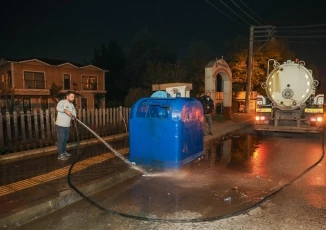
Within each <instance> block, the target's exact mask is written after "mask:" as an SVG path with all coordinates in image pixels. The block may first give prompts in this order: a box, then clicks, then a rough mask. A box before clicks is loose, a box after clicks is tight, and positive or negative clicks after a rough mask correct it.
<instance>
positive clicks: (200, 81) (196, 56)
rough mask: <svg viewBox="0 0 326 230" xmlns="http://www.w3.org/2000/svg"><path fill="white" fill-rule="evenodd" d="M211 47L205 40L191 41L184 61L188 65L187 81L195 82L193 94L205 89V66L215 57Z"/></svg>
mask: <svg viewBox="0 0 326 230" xmlns="http://www.w3.org/2000/svg"><path fill="white" fill-rule="evenodd" d="M213 57H214V56H213V52H212V49H211V47H210V46H209V45H208V44H207V43H206V42H204V41H197V40H194V41H191V42H190V43H189V45H188V49H187V53H186V56H185V60H184V63H185V65H186V66H187V73H188V74H187V81H188V82H191V83H193V90H192V92H191V93H192V96H194V95H197V94H200V93H203V92H204V91H205V67H206V65H207V64H208V62H209V61H211V60H212V59H213Z"/></svg>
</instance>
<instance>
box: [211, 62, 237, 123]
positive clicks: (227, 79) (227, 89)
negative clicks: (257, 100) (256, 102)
mask: <svg viewBox="0 0 326 230" xmlns="http://www.w3.org/2000/svg"><path fill="white" fill-rule="evenodd" d="M218 74H220V76H221V77H222V91H223V93H222V94H221V93H218V92H216V77H217V75H218ZM205 91H206V92H207V91H209V92H211V97H212V99H214V104H215V105H216V102H217V100H218V99H222V101H223V111H222V114H223V116H224V117H226V118H230V116H231V108H232V72H231V69H230V67H229V65H228V63H227V62H226V61H224V60H223V58H222V59H219V60H216V61H210V62H209V63H208V64H207V66H206V67H205Z"/></svg>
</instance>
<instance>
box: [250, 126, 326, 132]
mask: <svg viewBox="0 0 326 230" xmlns="http://www.w3.org/2000/svg"><path fill="white" fill-rule="evenodd" d="M254 130H255V131H266V132H291V133H322V132H323V131H324V127H322V126H320V127H292V126H276V127H275V126H269V125H255V126H254Z"/></svg>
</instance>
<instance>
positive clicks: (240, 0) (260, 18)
mask: <svg viewBox="0 0 326 230" xmlns="http://www.w3.org/2000/svg"><path fill="white" fill-rule="evenodd" d="M240 2H241V3H242V4H243V5H244V6H245V7H247V9H248V10H249V11H250V12H251V13H252V14H254V15H255V16H256V17H257V18H259V19H260V20H261V21H262V22H263V23H264V24H266V25H268V24H269V23H268V22H266V21H264V20H263V19H262V18H261V17H259V16H258V15H257V14H256V13H255V12H254V11H253V10H252V9H250V7H249V6H247V5H246V3H244V2H243V1H242V0H240Z"/></svg>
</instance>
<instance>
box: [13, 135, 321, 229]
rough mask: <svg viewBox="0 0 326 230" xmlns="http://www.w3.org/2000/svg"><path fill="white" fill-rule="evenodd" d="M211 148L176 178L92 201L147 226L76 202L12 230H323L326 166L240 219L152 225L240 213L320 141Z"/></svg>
mask: <svg viewBox="0 0 326 230" xmlns="http://www.w3.org/2000/svg"><path fill="white" fill-rule="evenodd" d="M212 148H213V149H215V150H216V151H212V152H211V153H210V154H207V155H206V157H205V159H202V160H201V161H199V162H196V163H195V164H192V165H189V166H187V167H185V168H183V169H182V170H181V171H179V172H165V173H163V176H162V173H161V174H156V173H154V172H153V175H155V176H151V177H139V178H136V179H133V180H130V181H126V182H125V183H123V184H120V185H118V186H115V187H113V188H111V189H107V190H105V191H102V192H100V193H98V194H96V195H95V196H94V197H92V199H93V200H94V201H96V202H97V203H98V204H99V205H101V206H103V207H104V208H108V209H111V210H114V211H117V212H122V213H126V214H129V215H134V216H140V217H148V218H152V220H151V221H141V220H134V219H130V218H125V217H120V216H117V215H112V214H107V213H105V212H103V211H100V210H98V209H97V208H95V207H93V206H91V205H90V204H88V203H87V202H86V201H80V202H78V203H76V204H73V205H71V206H69V207H66V208H64V209H62V210H59V211H57V212H54V213H52V214H50V215H47V216H45V217H42V218H40V219H37V220H35V221H33V222H31V223H28V224H26V225H24V226H21V227H19V228H17V229H326V225H325V223H326V198H325V197H326V165H325V159H324V160H323V161H322V162H320V163H319V164H318V165H316V167H314V168H313V169H312V170H310V171H309V172H307V173H306V174H304V175H303V176H302V177H300V178H299V179H298V180H296V181H294V182H293V183H291V184H290V185H289V186H287V187H284V188H283V189H282V190H280V191H279V192H276V193H275V195H272V196H271V197H269V199H267V200H264V202H263V203H262V204H261V205H259V206H258V207H256V208H253V209H251V211H248V212H245V213H243V214H241V213H240V214H238V215H234V216H232V217H228V218H222V219H219V220H215V221H209V222H207V221H206V222H200V223H171V222H169V221H166V222H155V221H154V220H155V219H156V218H162V219H167V220H176V219H177V220H180V221H181V220H190V219H203V220H205V219H207V218H208V219H210V218H212V219H214V217H223V216H224V215H229V214H231V215H232V213H234V212H241V211H243V210H246V209H247V208H250V207H252V206H253V205H255V204H256V203H257V202H259V201H261V200H262V199H263V198H264V197H268V196H269V195H270V194H272V193H273V192H275V191H278V189H280V188H282V186H284V185H287V184H288V183H290V182H291V181H293V180H294V179H295V178H297V177H298V176H299V175H300V174H301V173H302V172H304V171H305V170H306V169H307V168H309V167H310V166H311V165H313V164H314V163H316V162H317V161H318V160H319V159H320V158H321V156H322V144H321V138H319V137H317V136H303V135H294V134H288V135H274V136H269V137H257V136H256V135H244V136H240V137H236V136H235V137H233V138H230V139H228V140H226V141H224V142H222V143H216V144H215V145H214V146H212ZM227 198H230V199H231V201H225V199H227ZM184 222H187V221H184Z"/></svg>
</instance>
